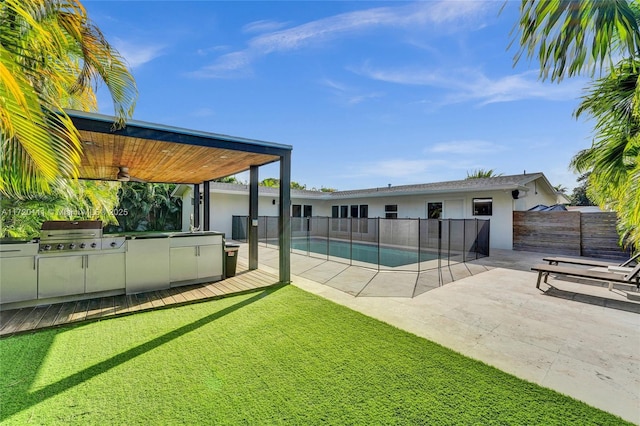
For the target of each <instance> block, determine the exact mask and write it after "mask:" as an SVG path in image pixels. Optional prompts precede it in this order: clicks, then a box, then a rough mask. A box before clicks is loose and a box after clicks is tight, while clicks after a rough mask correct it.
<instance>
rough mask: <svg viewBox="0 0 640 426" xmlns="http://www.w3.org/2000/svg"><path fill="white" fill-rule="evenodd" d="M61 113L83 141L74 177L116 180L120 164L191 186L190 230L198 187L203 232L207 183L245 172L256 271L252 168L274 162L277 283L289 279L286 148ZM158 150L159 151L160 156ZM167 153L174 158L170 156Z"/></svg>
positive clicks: (157, 179)
mask: <svg viewBox="0 0 640 426" xmlns="http://www.w3.org/2000/svg"><path fill="white" fill-rule="evenodd" d="M65 112H66V113H67V115H68V116H69V117H70V118H71V120H72V121H73V123H74V125H75V127H76V128H77V129H78V131H79V132H80V136H81V139H82V141H83V150H84V152H83V155H82V158H81V164H80V168H79V170H80V175H79V178H80V179H100V180H117V178H116V174H117V173H116V172H117V170H118V169H119V167H121V166H125V165H126V166H127V167H128V168H130V169H131V170H132V176H133V175H134V173H135V175H141V176H144V177H145V179H144V180H145V181H147V182H166V183H188V184H193V185H194V197H195V199H194V206H195V208H194V222H195V223H194V226H196V227H200V225H201V222H200V218H199V210H200V209H199V193H200V191H199V186H200V185H203V186H204V194H203V207H204V212H203V215H204V221H203V223H202V225H203V230H210V229H208V228H209V217H210V193H209V191H207V188H208V187H209V181H211V180H213V179H218V178H222V177H226V176H230V175H233V174H236V173H240V172H244V171H246V170H249V175H250V181H249V217H250V225H251V226H250V230H249V269H257V268H258V226H257V224H258V168H259V167H260V166H263V165H266V164H269V163H273V162H275V161H279V162H280V200H281V202H280V205H279V208H278V217H279V220H278V228H279V244H280V251H279V256H280V262H279V278H280V282H282V283H289V282H290V281H291V257H290V256H291V255H290V252H291V222H290V217H289V206H290V204H291V189H290V188H291V151H292V149H293V148H292V146H290V145H282V144H276V143H272V142H265V141H259V140H251V139H245V138H239V137H234V136H227V135H220V134H215V133H208V132H202V131H196V130H189V129H182V128H177V127H171V126H165V125H161V124H154V123H147V122H142V121H136V120H129V121H127V124H126V126H125V127H124V128H122V129H119V130H115V129H113V123H114V121H115V118H114V117H112V116H107V115H102V114H95V113H86V112H80V111H65ZM159 146H161V147H162V148H163V149H162V150H161V151H160V152H158V147H159ZM129 150H130V151H129ZM194 150H197V154H198V155H197V156H196V158H193V155H192V154H191V152H192V151H194ZM165 152H166V155H163V153H165ZM171 153H173V155H175V156H174V157H171V155H172V154H171ZM208 154H210V155H208ZM169 168H171V174H172V176H178V177H179V180H180V181H179V182H174V181H172V180H171V179H168V178H166V176H167V174H163V171H166V170H168V169H169ZM174 180H175V178H174Z"/></svg>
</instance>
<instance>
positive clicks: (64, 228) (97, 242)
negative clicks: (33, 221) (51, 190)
mask: <svg viewBox="0 0 640 426" xmlns="http://www.w3.org/2000/svg"><path fill="white" fill-rule="evenodd" d="M124 242H125V237H114V236H108V237H103V235H102V221H99V220H50V221H45V222H43V224H42V227H41V228H40V242H39V251H40V253H47V252H50V253H54V252H55V253H57V252H61V251H80V252H88V251H97V250H109V249H117V248H120V247H121V246H122V245H123V244H124Z"/></svg>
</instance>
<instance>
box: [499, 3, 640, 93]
mask: <svg viewBox="0 0 640 426" xmlns="http://www.w3.org/2000/svg"><path fill="white" fill-rule="evenodd" d="M637 10H638V5H637V4H635V3H629V2H628V1H626V0H579V1H578V0H569V1H557V0H522V1H521V3H520V21H519V23H518V26H517V27H516V28H517V30H518V31H516V32H515V33H516V36H515V37H514V39H513V40H512V43H513V42H515V41H516V40H518V41H519V44H520V49H519V51H518V52H517V54H516V56H515V58H514V63H517V62H518V61H519V60H520V59H521V58H522V57H523V55H524V56H526V57H527V58H529V59H531V58H533V57H534V56H536V53H537V56H538V61H539V64H540V77H541V78H542V79H543V80H546V79H547V78H549V79H550V80H551V81H560V80H562V79H563V78H564V77H571V76H574V75H578V74H580V73H582V72H585V71H588V72H589V73H590V75H592V76H593V75H594V73H595V71H596V70H600V71H601V72H602V70H603V69H604V68H605V67H606V66H610V65H613V61H614V59H613V58H616V57H619V56H620V57H624V58H632V57H634V56H635V55H637V54H638V51H639V50H638V48H639V47H640V32H638V25H639V24H638V15H637Z"/></svg>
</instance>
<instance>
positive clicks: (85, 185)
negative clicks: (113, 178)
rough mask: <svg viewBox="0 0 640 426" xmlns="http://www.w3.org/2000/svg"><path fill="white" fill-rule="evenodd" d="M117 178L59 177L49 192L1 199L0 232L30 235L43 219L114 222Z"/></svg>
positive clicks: (12, 236) (13, 234)
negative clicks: (86, 179)
mask: <svg viewBox="0 0 640 426" xmlns="http://www.w3.org/2000/svg"><path fill="white" fill-rule="evenodd" d="M119 186H120V185H119V183H118V182H101V181H69V180H65V179H58V180H56V181H55V182H54V183H53V184H52V190H51V192H50V193H48V194H43V193H38V192H34V193H32V194H29V195H28V196H25V197H23V198H22V199H15V198H9V197H2V198H1V199H0V213H1V218H2V220H1V222H0V236H2V237H11V238H33V237H36V236H38V235H39V233H40V227H41V225H42V222H44V221H45V220H78V219H92V220H101V221H102V222H103V223H117V221H116V220H115V216H114V210H115V207H116V205H117V203H118V198H117V189H118V187H119Z"/></svg>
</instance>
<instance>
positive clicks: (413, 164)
mask: <svg viewBox="0 0 640 426" xmlns="http://www.w3.org/2000/svg"><path fill="white" fill-rule="evenodd" d="M445 164H446V162H445V161H443V160H426V159H418V160H409V159H402V158H395V159H388V160H380V161H374V162H367V163H361V164H356V165H355V166H354V167H353V170H354V172H355V174H356V176H359V177H366V176H375V177H388V178H416V177H418V176H421V175H424V174H425V173H427V172H429V171H431V170H432V169H433V168H436V167H441V166H443V165H445Z"/></svg>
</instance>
